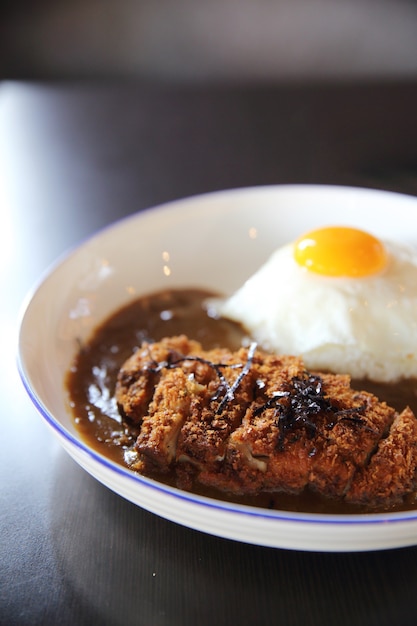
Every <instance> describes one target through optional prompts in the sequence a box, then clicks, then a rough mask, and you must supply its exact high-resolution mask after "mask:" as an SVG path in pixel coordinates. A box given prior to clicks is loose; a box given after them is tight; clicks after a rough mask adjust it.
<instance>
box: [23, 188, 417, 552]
mask: <svg viewBox="0 0 417 626" xmlns="http://www.w3.org/2000/svg"><path fill="white" fill-rule="evenodd" d="M329 224H343V225H355V226H358V227H361V228H364V229H367V230H370V231H372V232H373V233H374V234H375V235H377V236H379V237H386V238H395V239H398V240H401V241H404V242H407V243H411V244H414V245H417V198H414V197H408V196H403V195H400V194H395V193H387V192H380V191H372V190H364V189H354V188H343V187H325V186H271V187H259V188H248V189H241V190H231V191H226V192H218V193H212V194H207V195H203V196H197V197H192V198H188V199H186V200H181V201H177V202H172V203H170V204H167V205H164V206H161V207H158V208H155V209H153V210H149V211H145V212H142V213H139V214H137V215H134V216H132V217H130V218H128V219H125V220H123V221H120V222H118V223H116V224H114V225H113V226H111V227H109V228H107V229H105V230H103V231H102V232H100V233H98V234H97V235H96V236H94V237H93V238H92V239H90V240H89V241H87V242H86V243H84V244H83V245H81V246H80V247H79V248H78V249H77V250H75V251H74V252H72V253H71V254H69V255H68V256H67V257H66V258H65V259H64V260H62V261H60V262H59V263H58V264H57V265H55V266H54V267H53V268H52V269H51V270H50V271H49V273H48V275H47V276H46V278H44V280H43V281H42V282H41V284H40V285H39V286H38V287H37V289H36V290H35V291H34V293H33V295H32V297H31V299H30V301H29V303H28V305H27V307H26V309H25V312H24V315H23V318H22V322H21V330H20V339H19V370H20V374H21V377H22V380H23V383H24V385H25V387H26V390H27V391H28V393H29V395H30V397H31V399H32V400H33V402H34V404H35V405H36V407H37V408H38V410H39V411H40V413H41V415H42V416H43V417H44V418H45V420H46V422H47V423H48V424H49V426H50V427H52V429H53V431H54V432H55V434H56V435H57V436H58V438H59V440H60V442H61V443H62V445H63V447H64V448H65V449H66V450H67V451H68V452H69V454H70V455H71V456H72V457H73V458H74V459H75V460H76V461H77V462H78V463H79V464H80V465H81V466H82V467H84V468H85V469H86V470H87V471H88V472H89V473H90V474H92V475H93V476H95V477H96V478H97V479H98V480H99V481H101V482H102V483H104V484H105V485H107V486H108V487H109V488H110V489H112V490H114V491H115V492H117V493H118V494H120V495H122V496H124V497H125V498H127V499H128V500H130V501H132V502H134V503H135V504H137V505H139V506H141V507H144V508H145V509H148V510H149V511H152V512H153V513H156V514H157V515H161V516H163V517H165V518H167V519H170V520H173V521H175V522H178V523H180V524H183V525H185V526H188V527H191V528H194V529H198V530H201V531H204V532H207V533H211V534H214V535H218V536H221V537H226V538H230V539H235V540H239V541H244V542H248V543H254V544H259V545H265V546H272V547H279V548H292V549H300V550H325V551H354V550H373V549H383V548H391V547H400V546H407V545H413V544H417V511H411V512H407V513H391V514H390V513H387V514H376V515H359V516H358V515H355V516H346V515H345V516H343V515H317V514H297V513H288V512H285V511H269V510H264V509H257V508H252V507H248V506H240V505H235V504H231V503H230V504H229V503H225V502H222V501H218V500H215V499H209V498H204V497H199V496H195V495H193V494H190V493H186V492H182V491H180V490H177V489H173V488H170V487H167V486H165V485H162V484H159V483H158V482H155V481H153V480H149V479H147V478H144V477H141V476H138V475H136V474H134V473H133V472H131V471H129V470H127V469H125V468H123V467H121V466H119V465H117V464H115V463H112V462H111V461H109V460H108V459H106V458H105V457H103V456H101V455H100V454H98V453H97V452H95V451H94V450H92V449H91V448H90V447H89V446H88V445H87V444H86V443H85V442H84V441H83V440H82V439H81V438H80V436H79V434H78V432H77V430H76V428H75V426H74V424H73V422H72V418H71V416H70V414H69V412H68V410H67V406H66V395H65V393H64V383H63V381H64V375H65V373H66V371H67V369H68V367H69V364H70V362H71V360H72V358H73V356H74V354H75V352H76V350H77V342H76V338H81V339H86V338H88V337H89V336H90V335H91V333H92V332H93V330H94V329H95V328H96V326H97V324H98V323H100V322H102V321H103V320H104V319H105V318H106V317H107V316H108V315H109V314H110V313H113V312H114V311H115V310H117V309H118V308H120V307H121V306H122V305H124V304H126V303H128V302H129V301H131V300H132V299H133V298H136V297H138V296H140V295H143V294H147V293H149V292H153V291H155V290H159V289H162V288H174V287H201V288H208V289H213V290H217V291H221V292H223V293H230V292H232V291H233V290H235V289H236V288H237V287H239V286H240V285H241V284H242V282H243V281H244V280H245V279H246V278H247V277H248V276H250V275H251V274H252V273H253V272H254V271H255V270H256V269H257V268H258V267H259V266H260V264H261V263H263V262H264V261H265V260H266V259H267V257H268V256H269V254H270V253H271V252H272V251H273V250H274V249H275V248H277V247H278V246H280V245H282V244H284V243H286V242H288V241H291V240H293V239H294V238H295V237H297V236H298V235H300V234H302V233H303V232H304V231H306V230H309V229H311V228H313V227H317V226H319V225H329Z"/></svg>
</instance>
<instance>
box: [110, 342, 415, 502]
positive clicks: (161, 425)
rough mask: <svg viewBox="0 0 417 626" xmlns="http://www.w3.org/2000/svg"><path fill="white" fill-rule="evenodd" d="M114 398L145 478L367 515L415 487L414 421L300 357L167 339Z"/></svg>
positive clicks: (142, 356) (132, 369)
mask: <svg viewBox="0 0 417 626" xmlns="http://www.w3.org/2000/svg"><path fill="white" fill-rule="evenodd" d="M116 397H117V401H118V403H119V406H120V410H121V413H122V415H124V416H125V419H126V420H127V421H129V420H131V421H132V422H133V423H134V424H139V425H140V428H141V430H140V434H139V436H138V439H137V443H136V448H137V450H138V452H139V453H140V456H141V459H143V463H144V465H143V468H144V471H145V473H146V471H147V470H148V469H149V470H150V468H151V466H152V468H153V469H155V468H157V469H158V471H162V472H166V471H168V470H170V469H174V471H175V472H176V474H177V477H178V481H179V484H183V485H189V486H191V485H192V483H193V480H194V479H195V480H197V481H198V482H200V483H201V484H203V485H207V486H211V487H215V488H217V489H220V490H222V491H224V492H227V493H230V494H236V495H245V494H246V495H250V494H258V493H261V492H273V491H277V492H279V491H284V492H288V493H300V492H302V491H303V490H304V489H305V488H309V489H311V490H313V491H316V492H318V493H320V494H322V495H323V496H326V497H329V498H336V499H344V498H345V499H346V501H348V502H350V503H357V504H362V505H366V506H369V507H371V508H372V507H374V506H378V507H380V506H385V504H384V503H388V505H390V503H391V502H392V503H397V502H400V501H401V500H402V499H403V498H404V497H405V496H406V494H407V493H410V492H411V491H412V490H413V489H415V486H416V475H417V471H416V468H417V420H416V418H415V417H414V415H413V413H412V412H411V411H410V410H409V409H407V410H405V411H404V412H403V413H402V414H401V415H398V413H396V411H395V410H394V409H393V408H391V407H389V406H387V405H386V404H385V403H384V402H379V401H378V399H377V398H376V397H375V396H374V395H372V394H370V393H366V392H359V391H356V390H354V389H352V388H351V386H350V379H349V377H347V376H342V375H332V374H320V373H310V372H308V371H306V370H305V367H304V364H303V362H302V360H301V359H299V358H297V357H291V356H277V355H270V354H266V353H264V352H261V351H258V350H255V347H254V346H251V347H250V348H242V349H241V350H240V351H238V352H231V351H229V350H226V349H217V350H211V351H204V350H202V348H201V345H200V344H199V343H198V342H195V341H191V340H188V339H187V338H186V337H184V336H180V337H173V338H166V339H163V340H162V341H160V342H158V343H155V344H147V343H145V344H144V345H143V346H142V347H141V348H140V349H139V350H138V351H137V352H136V353H135V354H134V355H133V356H132V357H131V358H130V359H128V361H127V362H126V363H125V364H124V365H123V367H122V369H121V371H120V373H119V377H118V381H117V388H116ZM147 464H149V466H148V465H147ZM184 477H185V478H184Z"/></svg>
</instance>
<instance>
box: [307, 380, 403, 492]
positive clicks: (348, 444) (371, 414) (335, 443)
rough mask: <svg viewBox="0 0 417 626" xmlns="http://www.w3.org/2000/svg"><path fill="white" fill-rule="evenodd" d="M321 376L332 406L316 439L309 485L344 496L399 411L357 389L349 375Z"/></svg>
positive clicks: (315, 488) (325, 392)
mask: <svg viewBox="0 0 417 626" xmlns="http://www.w3.org/2000/svg"><path fill="white" fill-rule="evenodd" d="M321 379H322V384H323V393H324V396H325V397H326V398H327V399H328V401H329V402H330V405H331V409H330V411H328V412H327V414H326V418H327V424H325V425H324V427H323V428H321V429H320V433H319V437H317V438H316V445H317V449H316V451H315V453H314V455H312V466H311V472H310V475H309V486H310V488H311V489H313V490H314V491H317V492H318V493H320V494H323V495H325V496H327V497H336V498H342V497H343V496H344V495H345V493H346V491H347V490H348V489H349V486H350V483H351V481H352V479H353V477H354V475H355V473H356V471H357V470H358V468H361V467H363V466H365V465H366V464H367V463H368V460H369V458H370V457H371V455H372V454H373V453H374V451H375V449H376V447H377V445H378V443H379V441H380V439H381V438H382V437H384V436H385V435H386V434H387V433H388V431H389V428H390V426H391V424H392V422H393V420H394V417H395V414H396V413H395V410H394V409H393V408H391V407H389V406H387V405H386V404H385V403H384V402H380V401H379V400H378V398H377V397H376V396H374V395H372V394H370V393H366V392H358V391H355V390H353V389H352V388H351V387H350V379H349V377H347V376H340V375H330V374H323V375H322V376H321Z"/></svg>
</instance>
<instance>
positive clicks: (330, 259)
mask: <svg viewBox="0 0 417 626" xmlns="http://www.w3.org/2000/svg"><path fill="white" fill-rule="evenodd" d="M294 258H295V260H296V261H297V263H298V264H299V265H301V266H302V267H305V268H306V269H308V270H310V271H311V272H315V273H316V274H322V275H324V276H333V277H347V278H359V277H362V276H370V275H372V274H376V273H377V272H380V271H381V270H382V269H383V268H384V267H385V265H386V263H387V253H386V251H385V248H384V245H383V244H382V242H381V241H379V239H376V237H373V236H372V235H370V234H369V233H366V232H364V231H363V230H358V229H357V228H350V227H344V226H330V227H327V228H319V229H317V230H313V231H311V232H309V233H307V234H305V235H303V236H302V237H300V238H299V239H297V241H296V242H295V246H294Z"/></svg>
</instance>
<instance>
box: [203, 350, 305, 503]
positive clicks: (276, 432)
mask: <svg viewBox="0 0 417 626" xmlns="http://www.w3.org/2000/svg"><path fill="white" fill-rule="evenodd" d="M252 371H253V374H254V377H255V383H256V385H255V394H254V398H253V402H252V403H251V404H250V405H249V406H248V407H247V409H246V412H245V415H244V417H243V420H242V422H241V424H240V425H239V426H238V427H237V428H236V429H235V430H233V432H232V433H231V434H230V437H229V439H228V441H227V447H226V451H225V459H224V463H223V464H222V466H221V467H220V466H219V467H217V468H214V469H215V471H210V469H209V468H205V469H202V471H201V472H200V474H199V476H198V480H199V481H200V482H201V483H203V484H205V485H209V486H211V487H215V488H217V489H221V490H222V491H226V492H229V493H233V494H236V495H244V494H256V493H259V492H261V491H265V490H268V489H271V490H279V489H283V490H285V491H292V492H294V493H296V492H299V491H301V490H302V489H303V488H304V486H305V484H306V482H307V480H308V473H309V466H310V461H309V458H308V457H309V451H310V444H308V445H307V446H306V442H305V440H304V439H305V438H302V437H300V431H299V432H297V433H295V432H294V433H289V434H288V437H286V433H284V430H283V428H282V426H281V425H282V422H281V424H280V420H279V416H280V413H281V412H280V411H279V407H285V406H287V405H288V402H289V389H290V388H291V381H292V380H293V378H294V377H297V376H302V375H303V372H304V365H303V363H302V361H301V360H300V359H298V358H296V357H279V356H275V355H265V354H263V353H260V352H256V355H255V357H254V359H253V364H252ZM284 437H285V445H283V444H284ZM277 450H279V452H280V453H279V463H278V464H276V463H274V458H275V456H276V454H277ZM216 470H217V471H216Z"/></svg>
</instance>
